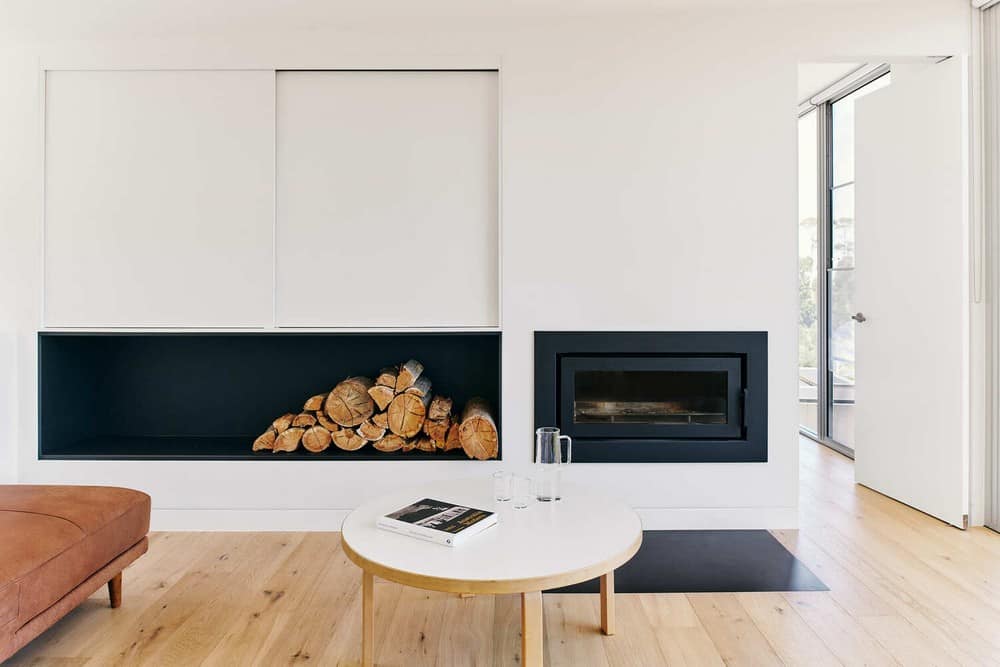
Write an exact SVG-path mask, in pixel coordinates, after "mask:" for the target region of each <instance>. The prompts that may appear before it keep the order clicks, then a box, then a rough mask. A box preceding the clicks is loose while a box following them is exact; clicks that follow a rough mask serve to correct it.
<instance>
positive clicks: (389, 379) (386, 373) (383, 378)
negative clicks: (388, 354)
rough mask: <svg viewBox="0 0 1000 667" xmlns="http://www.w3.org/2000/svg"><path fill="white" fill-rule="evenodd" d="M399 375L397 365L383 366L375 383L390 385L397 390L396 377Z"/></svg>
mask: <svg viewBox="0 0 1000 667" xmlns="http://www.w3.org/2000/svg"><path fill="white" fill-rule="evenodd" d="M398 375H399V369H398V368H397V367H395V366H389V367H388V368H383V369H382V370H380V371H379V372H378V377H376V378H375V384H377V385H381V386H383V387H389V388H390V389H392V390H393V391H394V392H395V390H396V377H397V376H398Z"/></svg>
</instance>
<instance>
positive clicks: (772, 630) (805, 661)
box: [736, 593, 840, 667]
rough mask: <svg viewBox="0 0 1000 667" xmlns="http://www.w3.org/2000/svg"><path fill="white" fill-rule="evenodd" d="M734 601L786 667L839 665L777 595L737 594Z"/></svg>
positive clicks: (802, 621) (782, 598)
mask: <svg viewBox="0 0 1000 667" xmlns="http://www.w3.org/2000/svg"><path fill="white" fill-rule="evenodd" d="M736 599H737V600H739V603H740V605H741V606H742V607H743V609H744V610H746V612H747V615H748V616H749V617H750V619H751V620H752V621H753V622H754V625H756V626H757V629H759V630H760V632H761V634H763V635H764V638H765V639H767V641H768V643H769V644H770V645H771V647H772V648H773V649H774V651H775V653H777V654H778V657H779V658H781V661H782V662H783V663H785V664H786V665H802V666H803V667H811V666H813V665H815V666H816V667H824V666H830V665H839V664H840V661H839V660H837V658H836V657H835V656H834V655H833V653H831V652H830V649H828V648H827V647H826V645H825V644H824V643H823V641H822V640H821V639H820V638H819V636H818V635H816V633H814V632H813V631H812V630H810V628H809V625H808V624H807V623H806V622H805V621H804V620H802V617H801V616H799V614H798V612H796V611H795V609H794V608H793V607H792V606H791V605H790V604H789V603H788V601H787V600H786V599H785V598H784V597H783V596H782V595H781V593H740V594H738V595H737V596H736Z"/></svg>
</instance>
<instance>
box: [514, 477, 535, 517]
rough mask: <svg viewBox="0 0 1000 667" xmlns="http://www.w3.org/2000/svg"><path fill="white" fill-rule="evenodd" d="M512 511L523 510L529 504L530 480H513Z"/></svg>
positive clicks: (524, 478)
mask: <svg viewBox="0 0 1000 667" xmlns="http://www.w3.org/2000/svg"><path fill="white" fill-rule="evenodd" d="M513 481H514V509H516V510H523V509H525V508H526V507H527V506H528V503H529V502H531V478H530V477H515V478H514V480H513Z"/></svg>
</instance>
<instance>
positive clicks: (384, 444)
mask: <svg viewBox="0 0 1000 667" xmlns="http://www.w3.org/2000/svg"><path fill="white" fill-rule="evenodd" d="M405 444H406V440H404V439H403V438H401V437H400V436H398V435H396V434H395V433H390V434H389V435H387V436H385V437H384V438H382V439H381V440H376V441H375V442H373V443H372V446H373V447H374V448H375V449H377V450H379V451H380V452H395V451H397V450H400V449H402V448H403V446H404V445H405Z"/></svg>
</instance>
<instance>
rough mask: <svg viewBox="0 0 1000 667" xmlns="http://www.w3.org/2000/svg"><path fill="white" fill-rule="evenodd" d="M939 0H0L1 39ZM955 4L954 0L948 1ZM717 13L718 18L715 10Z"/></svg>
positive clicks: (902, 7)
mask: <svg viewBox="0 0 1000 667" xmlns="http://www.w3.org/2000/svg"><path fill="white" fill-rule="evenodd" d="M941 1H942V0H0V46H3V42H5V41H36V40H48V39H87V38H94V37H102V36H110V35H116V34H121V33H123V32H124V33H126V34H131V35H132V36H137V35H169V34H183V33H187V34H192V33H204V32H215V31H220V30H232V29H236V30H239V29H240V28H241V27H244V28H247V29H252V28H254V27H257V28H259V26H260V25H267V26H269V28H270V29H272V30H299V29H311V28H327V27H336V26H337V25H338V24H340V25H343V24H344V23H347V22H353V21H370V20H375V21H378V20H391V19H395V20H407V19H429V20H447V19H449V18H470V17H472V18H483V19H487V20H489V19H502V18H531V17H555V18H562V17H573V16H587V15H606V14H636V13H642V14H648V13H657V12H662V11H672V10H678V9H683V10H692V9H706V10H724V9H732V10H737V9H740V10H748V9H753V10H757V9H760V10H768V9H775V10H779V11H780V10H781V9H783V8H793V7H799V8H801V7H821V8H830V7H836V6H845V5H854V6H857V5H862V6H880V7H891V8H899V11H905V9H906V8H907V7H908V6H909V7H912V6H913V5H914V4H930V3H933V2H941ZM949 1H955V2H959V1H962V0H949ZM720 16H722V15H721V14H720Z"/></svg>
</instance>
